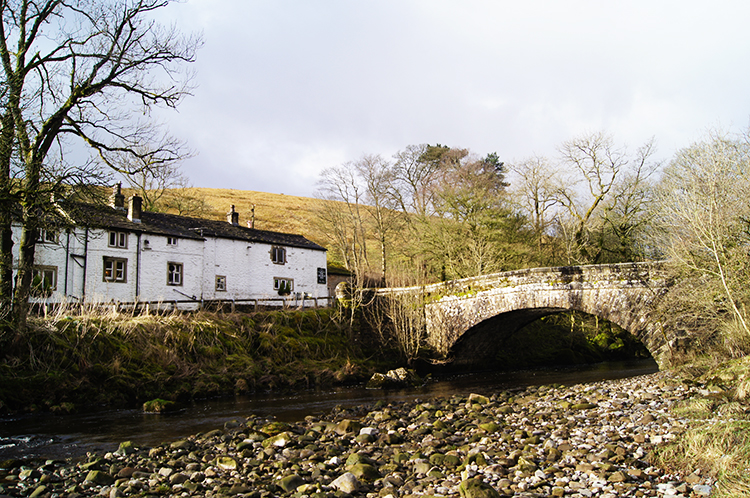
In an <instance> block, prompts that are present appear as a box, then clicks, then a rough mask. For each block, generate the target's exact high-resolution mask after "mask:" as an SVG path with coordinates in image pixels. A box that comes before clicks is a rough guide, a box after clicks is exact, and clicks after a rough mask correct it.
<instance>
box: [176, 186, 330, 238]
mask: <svg viewBox="0 0 750 498" xmlns="http://www.w3.org/2000/svg"><path fill="white" fill-rule="evenodd" d="M186 190H187V193H188V194H189V195H191V196H195V197H198V198H201V199H203V200H204V201H205V202H206V203H207V204H208V205H209V206H210V209H209V211H208V213H207V214H206V215H205V216H206V217H208V218H211V219H217V220H223V219H226V214H227V212H229V209H230V206H232V205H234V206H235V210H236V211H237V212H239V213H240V225H243V226H247V222H248V221H250V219H251V216H252V207H253V205H255V228H257V229H260V230H272V231H275V232H284V233H296V234H300V235H303V236H304V237H306V238H308V239H310V240H312V241H313V242H315V243H317V244H320V245H322V246H324V247H326V246H327V241H326V238H325V236H324V235H323V233H322V232H321V231H320V230H319V229H318V228H317V226H316V223H315V205H316V203H317V202H318V200H317V199H313V198H310V197H296V196H293V195H284V194H269V193H266V192H256V191H253V190H234V189H216V188H189V189H186Z"/></svg>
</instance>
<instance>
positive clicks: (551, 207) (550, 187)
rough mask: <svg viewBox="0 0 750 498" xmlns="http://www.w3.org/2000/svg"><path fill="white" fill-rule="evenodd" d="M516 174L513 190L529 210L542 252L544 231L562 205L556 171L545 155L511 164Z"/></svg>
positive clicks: (527, 211) (518, 199) (527, 210)
mask: <svg viewBox="0 0 750 498" xmlns="http://www.w3.org/2000/svg"><path fill="white" fill-rule="evenodd" d="M510 169H511V171H512V172H513V173H514V174H515V177H514V180H515V181H514V182H513V183H512V185H513V187H512V188H513V190H512V194H513V196H514V197H515V199H516V200H517V202H518V203H519V204H520V205H521V207H522V209H523V210H524V211H525V212H526V213H527V214H528V217H529V219H530V220H531V225H532V230H533V232H534V235H535V238H536V250H537V252H538V254H539V255H541V254H542V253H543V245H544V240H545V235H547V231H548V230H549V228H550V226H551V224H552V222H553V220H554V214H555V207H556V206H558V207H559V206H561V199H560V195H559V190H560V182H559V180H558V179H557V172H556V171H555V170H554V169H553V167H552V165H551V164H550V162H549V160H548V159H547V158H545V157H540V156H533V157H530V158H528V159H525V160H523V161H521V162H519V163H516V164H513V165H511V167H510Z"/></svg>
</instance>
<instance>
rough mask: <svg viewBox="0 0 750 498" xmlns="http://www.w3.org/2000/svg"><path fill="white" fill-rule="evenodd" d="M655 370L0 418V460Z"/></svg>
mask: <svg viewBox="0 0 750 498" xmlns="http://www.w3.org/2000/svg"><path fill="white" fill-rule="evenodd" d="M656 371H658V367H657V365H656V363H655V362H654V361H653V360H650V359H649V360H639V361H631V362H610V363H600V364H596V365H586V366H578V367H575V368H556V369H552V368H551V369H542V370H526V371H518V372H480V373H472V374H464V375H454V376H446V377H440V378H436V379H434V380H432V381H430V382H428V383H427V384H426V385H424V386H423V387H420V388H413V389H401V390H388V391H381V390H369V389H365V388H364V387H363V386H349V387H336V388H329V389H321V390H310V391H301V392H296V393H286V394H282V393H263V394H256V395H253V396H238V397H235V398H231V399H213V400H203V401H197V402H194V403H192V404H190V405H188V406H186V407H185V408H184V409H182V410H181V411H179V412H177V413H171V414H145V413H143V412H142V411H141V410H139V409H126V410H101V411H96V412H90V413H78V414H72V415H51V414H32V415H20V416H15V417H9V418H4V419H0V460H4V459H8V458H27V459H48V458H55V459H62V458H72V457H78V456H82V455H85V454H86V453H87V452H91V453H104V452H108V451H114V450H115V449H117V446H118V444H119V443H120V442H122V441H132V442H133V443H135V444H137V445H141V446H154V445H158V444H160V443H162V442H166V441H174V440H178V439H181V438H184V437H187V436H189V435H191V434H197V433H200V432H207V431H210V430H213V429H216V428H217V427H220V426H222V425H223V424H224V423H225V422H227V421H229V420H233V419H239V420H241V419H244V418H246V417H248V416H250V415H257V416H264V417H267V416H274V417H276V419H277V420H280V421H284V422H294V421H299V420H302V419H304V417H305V416H307V415H315V414H322V413H326V412H328V411H330V410H331V409H333V408H334V407H336V406H343V407H353V406H360V405H366V404H370V403H374V402H376V401H379V400H382V401H385V402H393V401H412V400H415V399H430V398H446V397H450V396H453V395H468V394H470V393H477V394H485V395H491V394H493V393H496V392H499V391H503V390H508V389H514V388H522V387H526V386H530V385H544V384H562V385H574V384H581V383H588V382H596V381H600V380H609V379H620V378H626V377H634V376H638V375H644V374H648V373H653V372H656Z"/></svg>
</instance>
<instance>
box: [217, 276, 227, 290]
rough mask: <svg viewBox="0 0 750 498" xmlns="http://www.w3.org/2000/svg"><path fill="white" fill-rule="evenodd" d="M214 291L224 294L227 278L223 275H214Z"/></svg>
mask: <svg viewBox="0 0 750 498" xmlns="http://www.w3.org/2000/svg"><path fill="white" fill-rule="evenodd" d="M216 290H217V292H224V291H226V290H227V277H225V276H224V275H216Z"/></svg>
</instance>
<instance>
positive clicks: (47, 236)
mask: <svg viewBox="0 0 750 498" xmlns="http://www.w3.org/2000/svg"><path fill="white" fill-rule="evenodd" d="M36 240H37V242H41V243H43V244H57V232H55V231H54V230H47V229H46V228H42V229H40V230H39V237H37V239H36Z"/></svg>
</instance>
